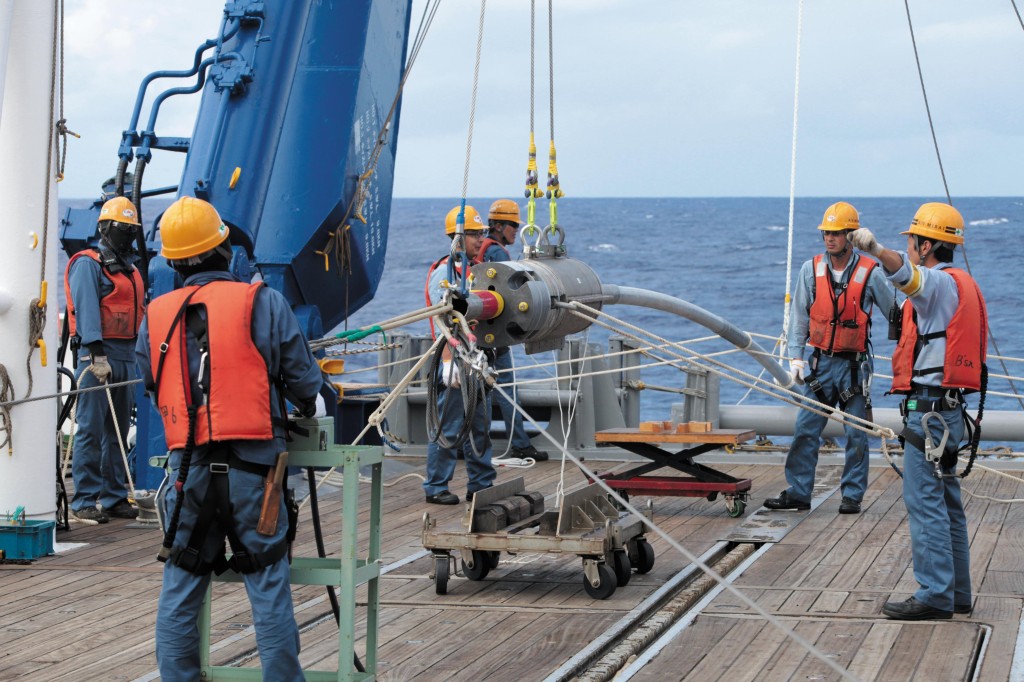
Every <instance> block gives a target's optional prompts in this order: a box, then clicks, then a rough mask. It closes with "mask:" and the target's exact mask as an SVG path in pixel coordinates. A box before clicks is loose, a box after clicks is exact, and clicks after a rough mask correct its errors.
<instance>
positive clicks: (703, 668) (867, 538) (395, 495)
mask: <svg viewBox="0 0 1024 682" xmlns="http://www.w3.org/2000/svg"><path fill="white" fill-rule="evenodd" d="M721 457H722V458H723V459H721V460H718V461H724V462H727V461H728V459H726V458H727V457H728V456H726V455H721ZM702 461H704V460H703V459H702ZM734 461H735V460H734ZM716 466H719V467H720V468H721V469H722V470H723V471H726V472H728V473H730V474H731V475H733V476H736V477H740V478H750V479H751V480H752V482H753V483H752V496H751V497H752V500H751V502H752V504H751V506H750V507H749V508H748V511H747V514H746V515H745V516H743V517H741V518H730V517H729V515H728V513H727V512H726V508H725V505H724V504H723V502H722V500H721V499H719V500H717V501H714V502H712V501H708V500H705V499H703V498H685V497H683V498H675V497H659V498H653V500H654V520H655V522H656V523H657V524H658V525H659V526H660V527H661V528H662V529H664V530H665V531H666V532H667V533H668V534H669V536H670V537H672V538H673V539H674V540H675V541H677V542H679V543H680V544H682V545H683V546H684V547H686V548H687V550H688V551H689V552H691V553H692V554H694V555H704V556H705V558H706V560H707V561H708V562H711V561H716V562H718V556H719V554H723V553H730V554H731V552H729V550H730V549H732V548H734V547H739V548H745V554H744V555H743V556H742V557H741V558H740V559H738V560H735V561H733V563H734V564H735V565H736V568H735V569H733V570H732V572H731V573H730V574H729V576H728V580H729V581H730V582H731V583H732V584H733V585H734V586H735V587H736V588H738V589H740V590H741V591H742V592H743V593H744V594H745V595H746V596H748V597H749V598H750V599H752V600H754V601H755V602H756V603H757V604H758V605H760V606H761V607H762V608H763V609H765V610H767V612H768V613H769V614H770V615H771V616H772V618H773V620H775V621H777V622H781V623H782V624H784V625H785V626H786V627H788V628H791V629H793V630H795V631H796V632H797V633H799V634H800V635H801V636H803V637H804V638H805V639H807V640H808V641H809V642H811V643H812V644H813V645H814V646H815V647H816V648H817V649H818V650H819V651H821V652H822V653H823V654H825V655H826V656H827V657H829V658H830V659H831V660H833V661H835V662H836V663H837V664H838V665H839V666H841V667H843V668H846V669H847V670H848V671H849V673H850V674H851V675H852V676H853V677H855V678H857V679H861V680H872V679H878V680H883V679H884V680H911V679H943V680H971V679H978V680H1007V679H1010V677H1011V669H1013V670H1014V673H1015V674H1019V671H1020V668H1013V666H1014V664H1015V662H1017V665H1018V666H1019V665H1020V663H1021V662H1020V661H1019V659H1020V658H1021V657H1022V652H1021V650H1020V649H1021V648H1024V647H1020V646H1018V633H1019V632H1020V630H1021V627H1020V626H1021V617H1022V607H1024V572H1022V571H1021V570H1020V556H1021V552H1022V549H1024V547H1022V545H1024V539H1022V537H1024V536H1022V535H1021V532H1020V528H1021V526H1022V521H1024V507H1021V506H1019V505H1015V504H1005V503H999V502H994V501H990V500H987V499H984V498H983V497H981V496H983V495H984V496H989V497H997V498H1021V497H1024V485H1022V483H1020V482H1018V481H1017V480H1015V479H1010V478H1007V477H1003V476H998V475H996V474H993V473H989V472H982V471H977V470H976V472H975V473H974V474H972V476H971V477H970V478H968V479H967V481H966V482H965V488H966V489H967V490H969V491H970V492H972V493H974V494H973V495H968V496H966V497H965V499H966V508H967V516H968V521H969V524H970V535H971V561H972V579H973V583H974V590H975V594H976V599H975V610H974V612H973V614H971V615H970V616H964V615H956V616H954V618H953V620H950V621H941V622H935V621H931V622H920V623H911V622H900V621H892V620H889V619H887V618H885V617H884V616H882V615H881V614H880V613H879V609H880V607H881V605H882V603H883V602H884V601H886V600H887V599H889V598H890V596H891V595H896V596H898V597H900V598H902V596H906V595H909V594H910V593H912V591H913V589H914V588H915V585H916V584H915V582H914V579H913V573H912V569H911V566H910V563H911V560H910V540H909V531H908V528H907V524H906V510H905V508H904V506H903V503H902V500H901V496H900V487H901V481H900V479H899V478H898V477H897V476H896V474H895V473H894V472H893V471H892V470H891V469H890V468H889V467H887V466H877V467H872V469H871V483H870V487H869V490H868V493H867V495H866V497H865V500H864V509H863V513H861V514H860V515H844V516H840V515H839V514H837V508H838V504H839V493H838V490H837V489H836V485H835V481H836V480H837V478H838V472H839V467H838V466H836V465H834V464H827V465H821V466H819V472H818V477H819V490H818V492H817V493H816V499H815V504H814V507H813V508H812V510H811V511H810V512H775V513H771V514H769V513H768V512H766V511H765V510H760V511H758V510H757V507H758V503H759V502H760V500H761V499H763V497H765V496H767V495H774V494H775V493H777V492H778V491H779V490H782V489H783V488H784V477H783V470H782V467H781V466H778V464H762V463H756V464H754V463H734V464H728V463H723V464H716ZM600 468H601V469H606V468H608V467H605V466H601V467H600ZM421 469H422V459H416V458H409V459H406V458H401V457H389V458H388V461H387V465H386V467H385V473H386V478H387V479H389V480H388V481H387V482H388V483H391V485H389V487H387V488H386V492H385V508H384V525H383V545H382V556H383V563H384V564H385V573H384V575H383V576H382V579H381V605H382V609H381V621H380V635H379V649H378V678H379V679H382V680H437V679H446V680H483V679H486V680H493V681H497V682H500V681H503V680H508V681H513V680H541V679H552V680H555V679H575V678H577V676H579V678H581V679H594V680H596V679H610V677H609V676H608V675H604V676H602V675H601V674H599V673H598V672H596V671H597V670H598V669H601V668H602V666H604V668H607V665H608V664H607V660H608V656H609V654H608V653H607V649H608V648H609V647H610V646H611V645H613V644H616V643H617V642H618V640H619V639H620V636H624V635H627V634H629V633H632V635H631V639H632V640H640V641H643V642H644V643H643V644H641V645H632V646H633V648H630V645H629V644H628V643H626V644H622V643H620V644H619V645H618V648H617V649H616V651H617V652H618V653H615V654H614V655H612V658H614V657H615V656H618V658H619V660H621V661H625V662H626V665H627V668H626V672H627V673H628V674H629V675H632V678H633V679H637V680H659V681H662V680H672V679H679V680H683V679H691V680H710V679H730V680H753V679H757V680H788V679H839V676H838V675H837V674H836V673H835V672H833V671H831V670H829V669H828V668H827V667H826V666H825V665H824V664H823V663H821V662H820V661H819V660H818V659H817V658H815V657H813V656H811V655H810V654H808V653H807V652H806V650H805V649H803V648H802V647H801V646H800V645H799V644H797V643H796V642H795V641H793V640H792V639H790V638H789V637H787V635H786V634H785V633H784V632H783V631H782V630H780V629H779V628H778V627H776V625H775V624H773V623H772V622H770V621H769V620H766V619H764V618H763V617H762V616H760V615H758V614H757V613H756V612H754V611H753V610H751V609H750V608H749V607H748V606H746V605H745V604H743V603H742V602H741V601H740V600H739V599H737V598H736V597H735V596H734V595H731V594H730V593H729V592H718V591H717V590H715V589H712V590H711V591H710V592H707V593H706V594H704V593H703V592H702V591H701V589H700V587H699V585H698V584H692V585H688V586H686V587H685V590H684V595H683V597H685V596H686V593H687V592H689V593H692V599H691V602H693V603H692V605H687V606H682V607H679V606H678V604H676V601H678V600H679V599H680V598H676V601H673V602H671V603H669V604H667V605H666V604H665V602H666V600H668V599H669V598H670V597H669V596H666V595H663V594H662V592H663V591H664V588H665V586H666V584H667V583H670V581H673V580H678V576H679V574H680V573H681V572H685V571H687V570H692V566H691V564H690V562H689V561H687V560H686V559H685V558H684V557H683V556H682V555H680V554H679V553H678V552H677V551H676V550H674V549H672V548H671V547H669V546H668V545H667V543H665V542H664V541H663V540H662V539H661V538H658V537H656V536H654V535H651V534H648V536H647V537H648V539H649V540H650V541H651V543H652V545H653V546H654V549H655V553H656V557H657V558H656V561H655V565H654V567H653V570H651V571H650V572H649V573H647V574H644V575H639V574H635V573H634V574H633V576H632V578H631V580H630V581H629V583H628V584H627V585H625V586H621V587H619V588H618V589H617V590H616V591H615V593H614V594H613V595H612V596H611V597H610V598H609V599H607V600H603V601H596V600H594V599H591V598H590V597H589V596H588V595H587V593H586V592H585V590H584V587H583V582H582V568H581V562H580V560H579V558H577V557H576V556H574V555H558V554H521V555H518V556H508V555H503V556H502V560H501V563H500V565H499V566H498V567H497V568H496V569H494V570H492V571H491V573H490V575H489V576H487V578H486V579H484V580H482V581H469V580H467V579H465V578H463V577H461V576H458V575H453V576H452V578H451V581H450V582H449V584H448V594H447V595H444V596H439V595H437V594H435V586H434V581H433V580H432V578H431V577H430V574H431V571H432V566H433V563H432V560H431V558H430V555H429V554H427V553H425V552H424V550H423V547H422V545H421V543H420V533H421V529H422V516H423V513H424V512H425V511H429V512H430V513H431V515H432V516H435V517H436V518H437V519H438V525H439V526H443V525H445V524H448V525H456V524H458V521H459V519H460V518H461V515H462V513H463V506H462V505H457V506H454V507H438V506H434V505H427V504H425V503H424V502H423V494H422V490H421V488H420V481H419V479H417V478H414V477H403V476H402V474H404V473H407V472H415V471H419V470H421ZM559 472H560V464H559V463H558V462H545V463H541V464H539V465H537V466H536V467H534V468H532V469H529V470H526V471H525V472H524V471H522V470H519V469H513V470H506V469H502V470H500V473H499V479H498V480H499V482H500V481H502V480H507V479H510V478H513V477H515V476H519V475H524V476H525V477H526V483H527V486H526V487H527V490H538V491H541V492H543V493H544V494H545V495H546V496H548V500H549V506H550V504H551V503H552V502H551V500H552V499H553V498H552V497H551V496H552V495H553V494H554V492H555V490H556V486H557V484H558V482H559ZM1017 475H1018V476H1019V472H1018V474H1017ZM565 476H566V479H565V480H566V487H567V489H569V488H571V487H573V486H578V485H582V484H583V482H584V478H583V476H582V474H581V473H579V472H578V471H577V470H576V469H575V467H574V466H573V465H572V464H571V463H569V464H567V466H566V475H565ZM452 490H453V492H457V493H463V494H464V490H465V474H464V473H463V468H462V466H461V465H460V466H459V471H458V473H457V475H456V479H455V481H454V482H453V485H452ZM645 499H646V498H642V497H639V496H637V497H634V498H633V500H632V501H633V502H634V503H641V504H642V503H644V502H645ZM340 508H341V499H340V492H337V491H333V492H328V493H326V494H322V498H321V516H322V518H323V520H324V524H325V532H326V542H327V543H328V544H327V546H328V548H329V551H330V548H332V547H336V546H337V545H338V532H339V529H340ZM364 521H365V519H364ZM127 526H128V522H126V521H121V520H113V521H112V522H111V523H109V524H106V525H102V526H82V525H77V524H76V525H73V526H72V530H71V531H70V532H66V533H63V532H62V533H59V534H58V538H57V539H58V542H59V543H85V544H84V545H83V546H80V547H77V548H75V549H71V550H68V551H63V552H61V553H59V554H58V555H56V556H50V557H45V558H43V559H40V560H37V561H35V562H33V563H31V564H30V565H15V564H4V565H0V604H2V605H3V608H2V614H3V618H2V621H0V680H20V679H31V680H37V681H41V680H94V679H104V680H155V679H159V676H158V674H157V672H156V658H155V655H154V642H153V627H154V620H155V612H156V601H157V598H158V595H159V591H160V578H161V576H160V573H161V566H160V565H159V564H158V563H157V562H156V561H155V560H154V557H155V554H156V551H157V548H158V546H159V543H160V536H159V533H158V531H156V530H153V529H133V528H128V527H127ZM744 537H747V538H761V539H764V538H765V537H769V539H770V540H771V541H770V542H764V543H760V542H759V543H756V544H750V543H739V544H738V545H734V544H733V542H732V541H735V540H737V539H739V540H742V539H743V538H744ZM730 538H731V539H732V541H730ZM297 542H298V544H297V547H296V553H297V554H298V555H313V554H314V552H315V550H314V544H313V537H312V526H311V523H310V522H309V512H308V510H304V512H303V515H302V518H301V520H300V529H299V536H298V539H297ZM755 550H756V551H755ZM716 552H717V554H716ZM715 565H716V567H717V566H720V565H723V564H721V563H716V564H715ZM294 602H295V606H296V618H297V620H298V621H299V624H300V627H301V628H302V663H303V666H304V667H306V668H307V669H308V668H312V669H320V670H332V669H335V668H336V666H337V628H336V626H335V624H334V619H333V617H332V615H331V611H330V604H329V602H328V600H327V597H326V594H325V592H324V591H323V589H322V588H319V587H313V586H296V587H295V589H294ZM673 604H676V606H675V608H676V610H677V611H678V612H679V613H680V614H681V618H680V620H678V621H676V623H675V625H674V626H672V627H671V628H670V629H669V630H667V631H665V633H664V634H661V635H649V636H647V637H646V639H644V638H643V637H641V635H640V634H638V632H637V629H638V627H639V624H640V623H641V621H645V620H647V619H648V618H649V617H650V615H651V613H652V612H657V611H660V612H662V613H664V611H665V609H666V608H671V607H672V606H673ZM655 617H656V618H657V616H655ZM360 623H362V621H360ZM651 627H653V626H651V625H650V622H649V621H648V622H647V623H646V624H644V625H643V627H642V628H640V631H641V632H642V631H643V629H644V628H651ZM363 634H364V635H365V633H363ZM213 638H214V644H213V647H212V649H213V651H212V659H213V662H214V663H215V664H218V665H227V664H230V665H238V666H244V667H253V666H258V665H259V659H258V656H257V654H256V651H255V640H254V636H253V632H252V628H251V618H250V614H249V609H248V602H247V600H246V597H245V592H244V589H243V588H241V587H240V586H238V585H235V584H216V585H215V586H214V608H213ZM363 643H364V640H363V639H362V638H361V639H360V640H359V641H358V642H357V650H359V651H361V650H362V646H363ZM605 643H607V644H609V647H605V646H602V645H603V644H605ZM623 651H625V653H622V652H623ZM617 667H618V666H617V665H616V666H613V667H612V668H611V669H612V670H614V669H615V668H617ZM587 669H589V672H583V671H584V670H587ZM624 677H628V675H625V676H624ZM624 677H620V678H619V679H623V678H624Z"/></svg>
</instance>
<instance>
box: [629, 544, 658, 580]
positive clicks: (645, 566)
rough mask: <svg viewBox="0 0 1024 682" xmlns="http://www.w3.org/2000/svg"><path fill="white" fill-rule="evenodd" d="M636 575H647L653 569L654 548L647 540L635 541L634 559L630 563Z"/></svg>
mask: <svg viewBox="0 0 1024 682" xmlns="http://www.w3.org/2000/svg"><path fill="white" fill-rule="evenodd" d="M632 563H633V568H635V569H636V572H637V573H647V572H648V571H650V570H651V569H652V568H654V548H653V547H651V543H649V542H647V540H645V539H643V538H640V539H639V540H637V541H636V559H635V560H633V561H632Z"/></svg>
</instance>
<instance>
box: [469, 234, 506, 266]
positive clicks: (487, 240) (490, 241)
mask: <svg viewBox="0 0 1024 682" xmlns="http://www.w3.org/2000/svg"><path fill="white" fill-rule="evenodd" d="M494 244H497V245H498V246H500V247H501V250H502V251H504V252H505V255H506V256H507V255H508V249H506V248H505V245H504V244H502V243H501V242H499V241H498V240H497V239H494V238H493V237H484V239H483V241H481V242H480V250H479V251H477V252H476V258H474V259H473V264H474V265H475V264H477V263H483V262H484V255H485V254H486V253H487V249H489V248H491V246H493V245H494Z"/></svg>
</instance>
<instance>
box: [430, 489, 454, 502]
mask: <svg viewBox="0 0 1024 682" xmlns="http://www.w3.org/2000/svg"><path fill="white" fill-rule="evenodd" d="M427 502H429V503H430V504H458V503H459V496H458V495H454V494H452V493H451V491H449V490H442V491H441V492H439V493H438V494H436V495H427Z"/></svg>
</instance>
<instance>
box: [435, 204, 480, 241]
mask: <svg viewBox="0 0 1024 682" xmlns="http://www.w3.org/2000/svg"><path fill="white" fill-rule="evenodd" d="M461 210H462V207H461V206H456V207H455V208H453V209H452V210H450V211H448V215H447V216H445V219H444V233H445V234H455V229H456V223H457V222H458V220H459V211H461ZM464 220H465V227H464V228H463V229H465V230H466V232H478V231H481V230H483V229H484V228H485V227H486V225H484V221H483V220H481V219H480V214H479V213H477V211H476V209H475V208H473V207H472V206H468V205H467V206H466V217H465V218H464Z"/></svg>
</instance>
